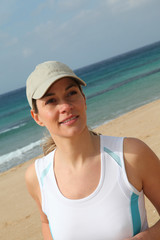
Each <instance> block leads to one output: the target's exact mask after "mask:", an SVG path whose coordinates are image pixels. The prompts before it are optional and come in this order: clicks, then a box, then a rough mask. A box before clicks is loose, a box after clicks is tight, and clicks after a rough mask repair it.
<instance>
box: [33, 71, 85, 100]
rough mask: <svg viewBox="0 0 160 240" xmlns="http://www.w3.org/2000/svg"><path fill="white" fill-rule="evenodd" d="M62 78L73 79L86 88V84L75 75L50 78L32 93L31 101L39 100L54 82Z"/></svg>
mask: <svg viewBox="0 0 160 240" xmlns="http://www.w3.org/2000/svg"><path fill="white" fill-rule="evenodd" d="M64 77H70V78H73V79H74V80H75V81H77V82H78V83H79V84H80V85H83V86H86V83H85V82H84V81H83V80H82V79H81V78H79V77H77V76H76V75H66V74H65V75H64V74H62V75H59V76H58V78H50V79H48V80H47V81H45V82H44V83H43V84H42V85H40V86H39V87H38V89H37V90H36V91H35V92H34V94H33V96H32V98H33V99H40V98H42V97H43V96H44V94H45V93H46V92H47V90H48V89H49V88H50V86H51V85H52V84H53V83H55V82H56V81H58V80H60V79H61V78H64Z"/></svg>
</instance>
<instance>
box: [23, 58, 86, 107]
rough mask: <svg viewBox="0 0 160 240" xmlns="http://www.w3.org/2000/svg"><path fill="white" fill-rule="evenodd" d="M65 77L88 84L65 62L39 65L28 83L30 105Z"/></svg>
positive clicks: (27, 92) (81, 83) (49, 62)
mask: <svg viewBox="0 0 160 240" xmlns="http://www.w3.org/2000/svg"><path fill="white" fill-rule="evenodd" d="M64 77H71V78H73V79H75V80H76V81H77V82H78V83H79V84H80V85H83V86H86V83H85V82H84V81H83V80H82V79H81V78H79V77H77V76H76V74H75V73H74V72H73V71H72V70H71V69H70V68H69V67H68V66H67V65H65V64H64V63H61V62H57V61H48V62H44V63H41V64H39V65H37V66H36V68H35V70H34V71H33V72H32V73H31V74H30V75H29V77H28V79H27V83H26V95H27V99H28V102H29V105H30V107H31V108H32V99H40V98H42V97H43V95H44V94H45V93H46V92H47V90H48V89H49V87H50V86H51V85H52V84H53V83H54V82H56V81H57V80H59V79H61V78H64Z"/></svg>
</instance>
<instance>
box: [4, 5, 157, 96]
mask: <svg viewBox="0 0 160 240" xmlns="http://www.w3.org/2000/svg"><path fill="white" fill-rule="evenodd" d="M159 23H160V1H159V0H43V1H42V0H27V1H22V0H1V7H0V64H1V70H0V81H1V83H2V84H1V88H0V94H2V93H4V92H8V91H11V90H14V89H17V88H20V87H23V86H25V81H26V78H27V77H28V75H29V74H30V73H31V71H32V70H33V69H34V67H35V66H36V65H37V64H39V63H41V62H43V61H48V60H58V61H62V62H64V63H66V64H68V65H69V66H70V67H71V68H72V69H76V68H79V67H83V66H86V65H89V64H92V63H95V62H98V61H101V60H104V59H107V58H110V57H113V56H116V55H119V54H121V53H125V52H128V51H130V50H133V49H136V48H139V47H142V46H145V45H148V44H150V43H153V42H157V41H160V31H159Z"/></svg>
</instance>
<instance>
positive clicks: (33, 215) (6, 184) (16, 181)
mask: <svg viewBox="0 0 160 240" xmlns="http://www.w3.org/2000/svg"><path fill="white" fill-rule="evenodd" d="M159 109H160V100H156V101H154V102H151V103H148V104H146V105H143V106H141V107H138V108H137V109H135V110H132V111H130V112H128V113H125V114H123V115H121V116H119V117H118V118H116V119H114V120H111V121H109V122H107V123H106V124H103V125H101V126H99V127H97V128H95V129H94V130H95V131H97V132H99V133H102V134H105V135H111V136H125V137H136V138H139V139H141V140H142V141H144V142H145V143H146V144H148V145H149V146H150V148H151V149H152V150H153V151H154V152H155V153H156V154H157V156H158V157H159V158H160V148H159V143H160V116H159ZM38 157H39V156H37V157H36V158H33V159H31V160H29V161H27V162H25V163H22V164H20V165H17V166H15V167H13V168H11V169H9V170H7V171H5V172H2V173H0V191H1V196H0V201H1V206H0V212H1V218H0V239H6V240H7V239H10V240H15V239H16V240H21V239H23V240H28V239H30V240H42V234H41V224H40V216H39V212H38V208H37V206H36V203H35V202H34V201H33V200H32V199H31V197H30V196H29V194H28V192H27V189H26V186H25V181H24V175H25V171H26V169H27V167H28V166H29V165H30V164H31V163H33V162H34V161H35V159H37V158H38ZM145 200H146V210H147V216H148V222H149V226H152V225H153V224H154V223H155V222H156V221H157V220H158V219H159V216H158V213H157V212H156V210H155V208H154V207H153V205H152V204H151V203H150V201H149V200H148V199H147V198H146V199H145Z"/></svg>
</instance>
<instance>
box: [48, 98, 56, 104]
mask: <svg viewBox="0 0 160 240" xmlns="http://www.w3.org/2000/svg"><path fill="white" fill-rule="evenodd" d="M50 103H56V99H55V98H50V99H48V100H46V102H45V105H47V104H50Z"/></svg>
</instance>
